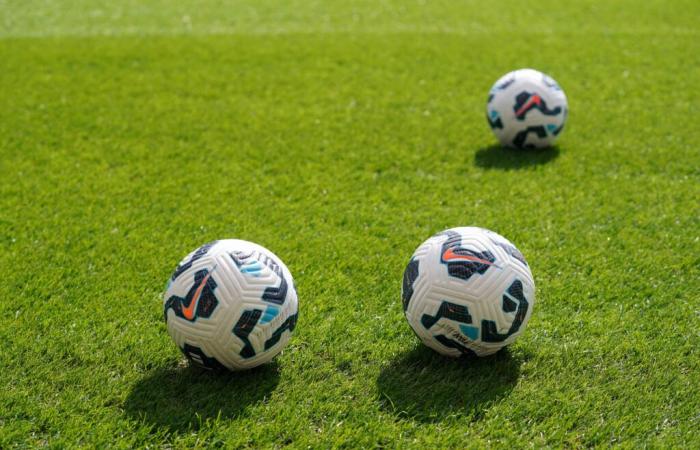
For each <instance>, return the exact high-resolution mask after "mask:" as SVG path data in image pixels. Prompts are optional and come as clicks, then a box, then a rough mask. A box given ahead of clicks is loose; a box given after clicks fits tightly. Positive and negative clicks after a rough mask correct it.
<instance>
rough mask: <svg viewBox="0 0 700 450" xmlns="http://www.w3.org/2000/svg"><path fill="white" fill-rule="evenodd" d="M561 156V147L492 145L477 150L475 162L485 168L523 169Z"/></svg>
mask: <svg viewBox="0 0 700 450" xmlns="http://www.w3.org/2000/svg"><path fill="white" fill-rule="evenodd" d="M558 156H559V147H556V146H554V147H548V148H524V149H517V148H508V147H501V146H500V145H492V146H490V147H484V148H480V149H479V150H477V152H476V155H475V156H474V164H476V165H477V166H479V167H483V168H485V169H502V170H509V169H523V168H526V167H533V166H539V165H543V164H547V163H548V162H550V161H552V160H553V159H556V158H557V157H558Z"/></svg>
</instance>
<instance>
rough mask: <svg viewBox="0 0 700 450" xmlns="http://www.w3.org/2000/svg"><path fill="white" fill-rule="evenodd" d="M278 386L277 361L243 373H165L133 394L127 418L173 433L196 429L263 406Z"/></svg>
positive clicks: (187, 369)
mask: <svg viewBox="0 0 700 450" xmlns="http://www.w3.org/2000/svg"><path fill="white" fill-rule="evenodd" d="M278 383H279V367H278V366H277V364H276V363H275V362H274V361H273V362H272V363H268V364H265V365H263V366H260V367H258V368H255V369H252V370H248V371H245V372H209V371H206V370H203V369H199V368H196V367H189V366H188V367H183V368H173V367H170V368H161V369H158V370H155V371H154V372H152V373H150V374H149V375H147V376H146V377H144V378H143V379H142V380H140V381H139V382H138V383H137V384H136V386H134V388H133V389H132V390H131V392H130V393H129V396H128V397H127V399H126V403H125V410H126V412H127V414H129V415H130V416H132V417H134V418H136V419H138V420H145V421H146V422H147V423H151V424H153V425H156V426H159V427H167V428H169V429H170V430H171V431H175V430H179V431H187V430H192V429H195V430H196V429H198V428H199V426H200V425H201V424H202V423H203V422H204V421H206V419H210V418H212V419H216V418H217V417H220V418H224V419H225V418H233V417H236V416H238V415H240V414H241V413H242V412H243V411H244V410H245V408H246V407H247V406H249V405H252V404H255V403H257V402H260V401H263V400H264V399H265V398H266V397H269V395H270V394H271V393H272V391H274V390H275V388H276V387H277V384H278Z"/></svg>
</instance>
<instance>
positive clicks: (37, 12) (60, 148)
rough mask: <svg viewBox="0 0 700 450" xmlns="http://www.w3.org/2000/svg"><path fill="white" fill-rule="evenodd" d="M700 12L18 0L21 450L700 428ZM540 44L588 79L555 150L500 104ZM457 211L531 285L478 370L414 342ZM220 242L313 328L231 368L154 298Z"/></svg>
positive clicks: (679, 436)
mask: <svg viewBox="0 0 700 450" xmlns="http://www.w3.org/2000/svg"><path fill="white" fill-rule="evenodd" d="M97 10H99V11H101V12H100V13H96V12H95V11H97ZM699 12H700V11H698V5H697V4H696V2H683V1H673V2H660V1H658V2H645V3H643V4H639V3H638V2H631V1H614V2H594V1H586V2H576V3H571V4H568V3H567V4H564V3H561V2H537V3H536V4H535V3H533V5H531V6H526V5H522V2H514V1H513V2H502V3H501V2H496V3H492V4H489V5H486V4H485V3H484V2H425V3H419V2H415V3H413V2H409V3H406V2H380V3H375V2H364V3H353V4H352V5H348V4H334V3H323V4H322V3H316V2H309V3H307V2H291V3H286V4H279V3H273V2H262V3H258V2H247V3H246V2H208V3H206V4H203V5H202V4H200V3H199V2H197V3H196V4H195V2H178V4H177V5H173V4H172V3H171V2H162V1H155V0H154V1H149V2H123V3H119V4H116V3H112V2H96V3H95V2H50V1H47V2H15V1H12V2H8V1H5V2H0V24H1V25H0V26H1V28H0V87H2V94H0V155H1V156H2V158H1V159H0V174H1V175H2V177H1V178H0V249H1V253H0V255H1V256H2V258H0V273H2V274H3V275H2V277H1V279H0V299H1V300H0V302H1V303H0V305H2V309H3V311H5V320H4V321H2V322H0V323H1V325H0V339H2V341H3V342H4V344H5V345H4V346H3V349H4V351H2V352H0V367H2V375H3V376H2V380H1V381H0V447H2V448H6V447H11V446H36V445H53V446H72V445H75V444H78V445H85V446H98V447H101V446H107V445H109V446H118V447H132V446H145V445H151V446H164V445H172V446H176V447H193V446H211V445H226V446H232V447H237V446H249V447H271V446H284V445H290V446H293V447H306V446H311V447H333V446H347V447H359V446H362V447H375V446H387V447H415V448H430V447H455V448H463V447H485V446H494V445H498V446H518V447H520V446H528V445H531V446H535V447H540V446H545V445H549V446H555V447H557V446H566V445H569V446H594V445H600V446H606V445H610V444H618V443H622V444H625V445H627V446H630V447H636V446H640V445H643V444H646V445H649V446H661V447H693V446H697V445H698V444H700V441H699V440H698V437H697V436H698V434H697V428H698V425H700V415H699V414H700V388H699V386H700V375H699V373H700V355H699V354H698V345H699V344H700V334H699V333H700V332H699V331H698V330H699V329H700V298H699V296H698V291H699V289H700V284H699V282H698V277H699V276H700V273H699V271H698V267H700V264H699V263H700V260H699V259H698V255H699V254H700V223H699V220H698V218H699V213H700V208H699V204H700V202H699V200H700V189H699V182H700V173H699V170H698V168H699V167H700V155H699V154H698V142H700V131H699V128H698V127H697V125H696V124H697V122H698V117H699V113H700V110H699V106H698V105H700V88H698V86H699V83H700V52H699V51H698V50H700V48H699V46H698V31H699V29H698V27H697V23H696V20H695V19H694V18H696V17H698V13H699ZM185 16H188V17H189V21H190V25H189V26H188V25H187V21H186V20H184V19H183V18H184V17H185ZM525 66H530V67H535V68H538V69H540V70H543V71H545V72H547V73H549V74H550V75H552V76H553V77H554V78H555V79H556V80H557V81H558V82H559V83H560V84H561V85H562V86H563V88H564V89H565V91H566V93H567V95H568V97H569V102H570V108H571V115H570V118H569V122H568V124H567V128H566V130H565V131H564V133H563V135H562V137H561V140H560V143H559V145H558V147H556V148H555V149H552V150H549V151H545V152H535V153H532V152H526V153H516V152H512V151H503V150H502V149H499V148H496V147H494V146H493V144H494V142H495V139H494V138H493V136H492V135H491V133H490V131H489V129H488V125H487V123H486V120H485V118H484V109H485V101H486V95H487V91H488V89H489V87H490V86H491V84H492V83H493V82H494V81H495V80H496V79H497V78H498V77H499V76H500V75H502V74H503V73H505V72H507V71H509V70H512V69H515V68H519V67H525ZM459 225H476V226H482V227H487V228H490V229H493V230H495V231H497V232H499V233H501V234H503V235H504V236H506V237H508V238H509V239H511V240H512V241H513V242H514V243H515V244H516V245H517V246H518V247H519V248H520V250H521V251H522V252H523V253H524V254H525V256H526V257H527V258H528V261H529V262H530V264H531V266H532V269H533V274H534V276H535V280H536V282H537V287H538V297H537V304H536V305H535V309H534V315H533V317H532V320H531V321H530V323H529V326H528V329H527V330H526V332H525V333H524V334H523V336H522V337H521V338H520V339H519V340H518V341H517V342H516V343H515V344H514V345H513V346H512V348H510V349H508V350H507V351H505V352H503V353H501V354H499V355H497V356H495V357H493V358H487V359H484V360H480V361H476V362H474V361H471V362H468V361H467V362H464V361H462V362H455V361H449V360H445V359H444V358H441V357H439V356H437V355H433V354H432V353H430V352H429V351H428V350H426V349H423V348H422V347H421V346H420V344H419V342H418V340H417V339H416V338H415V336H414V335H413V333H412V332H411V331H410V328H409V327H408V325H407V324H406V323H405V320H404V319H403V316H402V309H401V304H400V299H399V292H400V285H401V274H402V271H403V268H404V266H405V264H406V263H407V261H408V258H409V257H410V255H411V253H412V252H413V250H414V249H415V247H416V246H418V245H419V244H420V243H421V242H422V241H423V240H424V239H426V238H427V237H429V236H430V235H432V234H433V233H435V232H437V231H440V230H442V229H445V228H448V227H452V226H459ZM227 237H237V238H243V239H248V240H252V241H255V242H258V243H260V244H262V245H264V246H266V247H268V248H270V249H271V250H273V251H274V252H275V253H277V254H278V255H279V256H280V257H281V258H282V259H283V260H284V261H285V263H286V264H287V265H288V266H289V268H290V270H291V271H292V273H293V274H294V276H295V281H296V284H297V288H298V293H299V297H300V320H299V324H298V327H297V329H296V330H295V334H294V336H293V338H292V340H291V342H290V345H289V346H288V347H287V349H285V351H284V352H283V353H282V355H281V356H280V357H279V358H278V359H277V360H276V361H275V362H274V363H273V364H270V365H269V366H265V367H263V368H261V369H259V370H256V371H253V372H251V373H248V374H237V375H232V376H229V377H216V376H212V375H209V374H202V373H200V372H197V371H193V370H190V369H189V368H187V367H186V366H184V365H183V364H182V357H181V355H180V353H179V351H178V350H177V348H176V347H175V345H173V344H172V342H171V341H170V338H169V337H168V336H167V333H166V331H165V326H164V324H163V323H162V310H161V303H160V302H161V299H160V295H161V292H162V289H163V286H164V284H165V281H166V280H167V278H168V276H169V275H170V273H171V271H172V269H173V268H174V266H175V265H176V264H177V262H178V261H179V260H180V258H181V257H183V256H184V255H185V254H186V253H187V252H189V251H191V250H192V249H194V248H196V247H197V246H199V245H201V244H202V243H204V242H207V241H210V240H212V239H216V238H227Z"/></svg>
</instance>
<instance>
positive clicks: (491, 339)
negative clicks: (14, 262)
mask: <svg viewBox="0 0 700 450" xmlns="http://www.w3.org/2000/svg"><path fill="white" fill-rule="evenodd" d="M401 296H402V300H403V309H404V313H405V315H406V319H407V320H408V323H409V324H410V325H411V328H413V331H415V333H416V334H417V335H418V337H419V338H420V339H421V341H423V343H424V344H425V345H427V346H428V347H430V348H432V349H433V350H435V351H437V352H438V353H441V354H443V355H447V356H452V357H457V356H460V355H463V354H476V355H478V356H486V355H490V354H492V353H495V352H497V351H498V350H500V349H501V348H503V347H505V346H506V345H508V344H510V343H511V342H513V341H514V340H515V339H516V338H517V337H518V336H519V335H520V333H522V332H523V330H524V329H525V326H526V325H527V322H528V320H529V319H530V315H531V314H532V307H533V306H534V304H535V282H534V280H533V279H532V273H531V272H530V267H529V266H528V264H527V262H526V261H525V258H524V257H523V255H522V254H521V253H520V252H519V251H518V249H517V248H515V246H514V245H513V244H512V243H511V242H510V241H508V240H507V239H506V238H504V237H503V236H501V235H499V234H496V233H494V232H492V231H489V230H485V229H483V228H476V227H461V228H451V229H449V230H446V231H443V232H441V233H438V234H436V235H435V236H433V237H431V238H430V239H428V240H427V241H425V242H424V243H423V244H421V246H420V247H418V249H417V250H416V251H415V253H414V254H413V256H412V257H411V260H410V262H409V263H408V266H407V267H406V270H405V272H404V275H403V287H402V290H401Z"/></svg>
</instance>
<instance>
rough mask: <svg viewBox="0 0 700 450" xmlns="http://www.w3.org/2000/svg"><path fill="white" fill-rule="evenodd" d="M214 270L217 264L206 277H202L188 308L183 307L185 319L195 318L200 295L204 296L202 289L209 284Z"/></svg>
mask: <svg viewBox="0 0 700 450" xmlns="http://www.w3.org/2000/svg"><path fill="white" fill-rule="evenodd" d="M214 270H216V266H214V267H213V268H212V269H211V270H210V271H209V273H208V274H207V275H206V276H205V277H204V278H202V281H201V282H200V283H199V286H198V287H197V290H196V291H195V293H194V295H193V296H192V301H191V302H190V306H188V307H187V308H182V315H183V316H185V319H187V320H192V319H194V312H195V311H196V310H197V304H198V303H199V297H201V296H202V291H203V290H204V286H206V285H207V281H208V280H209V277H211V274H212V273H214Z"/></svg>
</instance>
